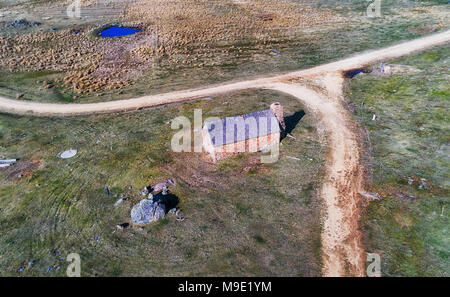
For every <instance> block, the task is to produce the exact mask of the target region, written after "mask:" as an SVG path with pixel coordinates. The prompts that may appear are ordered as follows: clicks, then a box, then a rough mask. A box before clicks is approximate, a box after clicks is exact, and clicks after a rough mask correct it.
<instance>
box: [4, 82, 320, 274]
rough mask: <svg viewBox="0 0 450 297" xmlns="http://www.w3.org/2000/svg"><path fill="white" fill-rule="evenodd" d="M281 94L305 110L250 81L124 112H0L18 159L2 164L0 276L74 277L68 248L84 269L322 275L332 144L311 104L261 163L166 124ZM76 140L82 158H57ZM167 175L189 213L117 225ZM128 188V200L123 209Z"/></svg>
mask: <svg viewBox="0 0 450 297" xmlns="http://www.w3.org/2000/svg"><path fill="white" fill-rule="evenodd" d="M274 100H277V101H280V102H281V103H282V104H283V105H284V108H285V113H286V116H290V115H292V114H294V113H295V112H299V111H301V110H303V109H304V108H303V106H302V105H301V104H300V103H298V101H297V100H295V99H293V98H291V97H289V96H286V95H282V94H280V93H277V92H273V91H248V92H244V93H236V94H229V95H226V96H220V97H215V98H214V99H213V100H211V101H207V100H197V101H193V102H187V103H183V104H176V105H168V106H165V107H158V108H153V109H149V110H144V111H140V112H135V113H125V114H112V115H99V116H86V117H73V118H36V117H19V116H12V115H0V155H2V157H4V158H19V159H20V160H19V161H18V163H17V164H16V165H15V166H14V167H12V168H10V169H3V170H2V171H0V183H1V184H0V232H1V233H2V236H1V237H0V255H1V256H0V271H1V272H0V274H1V275H3V276H17V275H28V276H31V275H35V276H42V275H43V276H46V275H48V276H64V275H65V270H66V267H67V265H68V263H67V262H65V261H64V257H66V256H67V255H68V254H69V253H72V252H76V253H79V254H80V255H81V261H82V263H81V268H82V275H84V276H94V275H102V276H113V275H121V276H144V275H146V276H176V275H178V276H185V275H203V276H204V275H225V276H238V275H240V276H270V275H276V276H280V275H290V276H300V275H301V276H310V275H319V274H320V259H321V256H320V229H321V227H320V222H319V211H320V205H321V201H320V200H319V198H318V196H317V189H318V187H319V186H320V184H321V182H320V180H321V176H322V174H323V172H322V170H323V153H324V150H325V144H321V143H320V140H319V138H318V135H317V132H316V129H315V127H316V119H315V118H314V117H313V116H312V115H310V114H309V113H308V111H306V115H305V116H304V117H303V118H302V120H301V121H300V122H299V123H298V125H297V127H296V128H295V130H294V131H293V132H292V134H293V135H294V136H295V137H296V139H292V138H286V139H284V140H283V142H282V146H281V157H280V160H279V161H278V162H276V163H273V164H266V165H261V164H258V162H257V160H258V159H257V157H258V154H250V155H248V154H246V155H239V156H237V157H234V158H231V159H226V160H222V161H220V162H219V163H217V164H212V163H208V162H205V161H204V160H203V159H202V155H200V154H189V153H181V154H180V153H173V152H171V151H170V140H171V137H172V135H173V134H174V133H175V131H173V130H171V128H170V125H168V124H167V122H168V121H169V120H171V119H172V118H174V117H176V116H179V115H186V116H188V117H189V118H192V117H193V109H194V108H202V109H203V113H204V118H206V117H209V116H231V115H236V114H242V113H245V112H251V111H255V110H260V109H265V108H267V107H268V106H269V104H270V103H271V102H273V101H274ZM70 148H74V149H78V154H77V156H76V157H74V158H73V159H67V160H63V159H60V158H58V154H59V153H60V152H62V151H64V150H66V149H70ZM287 155H289V156H295V157H298V158H300V161H299V160H294V159H289V158H286V156H287ZM33 162H35V163H33ZM36 162H40V165H39V166H38V167H37V166H36V165H32V164H37V163H36ZM30 164H31V165H30ZM33 166H34V167H33ZM19 169H20V170H19ZM168 177H173V178H174V179H175V180H176V182H177V185H176V187H175V188H174V189H173V193H174V194H176V195H177V196H178V197H179V199H180V203H179V207H181V209H182V213H181V214H182V216H183V217H186V220H185V221H182V222H179V221H177V220H176V219H175V216H173V215H171V214H168V216H167V217H166V218H165V219H163V220H161V221H159V222H156V223H154V224H151V225H148V226H145V227H144V228H143V229H142V230H140V229H138V228H137V227H131V228H127V229H124V230H118V231H114V230H115V229H116V227H115V226H116V225H117V224H120V223H123V222H129V221H130V210H131V207H132V206H133V205H134V204H136V203H137V201H139V199H140V198H141V197H139V196H138V190H139V189H141V188H142V187H144V186H145V185H148V184H152V183H155V182H159V181H163V180H164V179H166V178H168ZM106 185H109V186H110V187H111V192H112V194H111V196H108V195H107V194H106V192H105V186H106ZM122 194H123V195H125V196H129V197H130V199H128V200H127V201H125V202H123V203H122V204H121V205H119V206H118V207H114V206H113V204H114V202H115V201H116V200H117V199H119V197H120V195H122ZM30 260H35V263H34V264H33V265H31V266H29V267H28V266H27V263H28V261H30ZM23 265H25V266H23ZM50 266H53V267H54V269H51V270H50V271H49V272H47V270H48V268H49V267H50ZM20 267H26V269H25V270H24V271H22V272H18V269H19V268H20ZM57 268H58V270H56V269H57Z"/></svg>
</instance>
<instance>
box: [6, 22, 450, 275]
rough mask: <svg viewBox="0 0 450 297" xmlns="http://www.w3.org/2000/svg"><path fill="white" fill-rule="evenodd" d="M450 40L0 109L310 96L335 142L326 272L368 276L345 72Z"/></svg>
mask: <svg viewBox="0 0 450 297" xmlns="http://www.w3.org/2000/svg"><path fill="white" fill-rule="evenodd" d="M449 41H450V31H445V32H442V33H438V34H434V35H431V36H428V37H424V38H420V39H416V40H413V41H409V42H405V43H401V44H398V45H395V46H391V47H388V48H384V49H381V50H376V51H371V52H367V53H362V54H358V55H355V56H353V57H350V58H347V59H343V60H340V61H337V62H333V63H329V64H325V65H321V66H317V67H314V68H311V69H307V70H299V71H294V72H290V73H287V74H282V75H277V76H272V77H264V78H259V79H254V80H248V81H240V82H234V83H226V84H221V85H217V86H212V87H207V88H202V89H194V90H187V91H180V92H172V93H166V94H160V95H151V96H144V97H140V98H134V99H129V100H118V101H110V102H102V103H92V104H50V103H36V102H26V101H20V100H11V99H8V98H4V97H0V112H4V113H14V114H33V115H36V116H70V115H80V114H92V113H112V112H121V111H130V110H139V109H142V108H147V107H151V106H156V105H162V104H168V103H175V102H182V101H186V100H191V99H195V98H201V97H207V96H211V95H214V94H220V93H228V92H233V91H240V90H247V89H257V88H266V89H274V90H278V91H281V92H285V93H288V94H291V95H292V96H294V97H296V98H297V99H298V100H301V101H302V102H304V103H305V104H306V105H307V106H308V108H309V109H310V110H311V111H313V112H314V113H315V114H316V115H317V116H318V118H319V119H321V121H320V126H321V130H322V131H323V134H324V136H325V137H326V139H327V141H328V146H329V152H328V154H329V158H328V161H327V173H326V177H325V180H324V184H323V186H322V190H321V195H322V196H323V199H324V203H325V214H324V218H323V233H322V248H323V274H324V275H325V276H344V275H352V276H363V275H364V266H365V255H364V251H363V249H362V247H361V234H360V231H359V230H358V221H359V215H360V213H359V209H358V203H357V201H358V193H359V192H360V191H361V187H362V172H361V168H360V162H359V158H360V152H359V149H358V145H357V139H356V136H355V134H354V133H353V129H352V125H353V122H352V119H351V116H350V115H349V114H348V113H347V112H346V110H345V109H344V107H343V104H342V103H343V96H342V83H343V77H342V72H343V71H346V70H350V69H355V68H359V67H362V66H365V65H368V64H371V63H374V62H377V61H380V60H387V59H392V58H396V57H400V56H403V55H408V54H410V53H412V52H415V51H419V50H423V49H426V48H429V47H432V46H436V45H440V44H444V43H447V42H449ZM307 76H314V77H316V78H321V80H322V85H324V86H326V91H324V93H318V92H316V91H313V90H311V89H308V88H307V87H305V86H301V85H298V84H296V83H292V82H291V81H292V80H294V79H296V78H300V77H307Z"/></svg>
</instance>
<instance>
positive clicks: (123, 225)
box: [116, 223, 130, 230]
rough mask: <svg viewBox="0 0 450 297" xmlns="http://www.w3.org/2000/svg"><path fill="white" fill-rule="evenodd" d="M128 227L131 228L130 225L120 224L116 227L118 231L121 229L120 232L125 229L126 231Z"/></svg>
mask: <svg viewBox="0 0 450 297" xmlns="http://www.w3.org/2000/svg"><path fill="white" fill-rule="evenodd" d="M128 226H130V224H129V223H122V224H118V225H117V226H116V227H117V229H119V230H123V229H125V228H128Z"/></svg>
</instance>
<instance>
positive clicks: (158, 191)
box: [131, 179, 176, 225]
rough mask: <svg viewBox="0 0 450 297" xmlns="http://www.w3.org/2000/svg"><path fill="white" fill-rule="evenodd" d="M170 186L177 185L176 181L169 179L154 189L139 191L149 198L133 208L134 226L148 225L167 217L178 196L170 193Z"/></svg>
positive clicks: (132, 218) (132, 219)
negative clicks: (168, 209) (168, 210)
mask: <svg viewBox="0 0 450 297" xmlns="http://www.w3.org/2000/svg"><path fill="white" fill-rule="evenodd" d="M169 185H175V181H174V180H173V179H169V180H167V181H166V182H162V183H159V184H157V185H155V186H154V187H150V186H148V187H145V188H144V189H142V190H140V191H139V193H140V194H141V195H147V194H148V197H147V198H145V199H142V200H141V201H140V202H139V203H138V204H136V205H135V206H133V208H132V210H131V221H132V223H133V224H142V225H146V224H149V223H151V222H154V221H157V220H159V219H162V218H164V217H165V216H166V213H167V211H166V208H171V204H172V203H173V201H172V202H171V198H172V199H173V198H176V196H174V195H173V194H170V193H169V190H168V187H169ZM153 193H154V194H155V196H154V195H153ZM174 210H175V209H174ZM170 211H172V209H171V210H170Z"/></svg>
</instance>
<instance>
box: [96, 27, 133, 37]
mask: <svg viewBox="0 0 450 297" xmlns="http://www.w3.org/2000/svg"><path fill="white" fill-rule="evenodd" d="M139 31H142V29H136V28H126V27H119V26H114V27H109V28H107V29H105V30H103V31H101V32H100V36H101V37H119V36H125V35H132V34H135V33H137V32H139Z"/></svg>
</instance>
